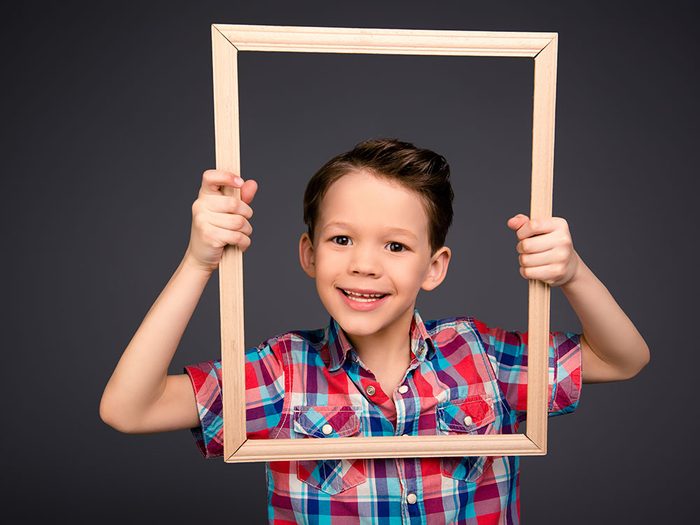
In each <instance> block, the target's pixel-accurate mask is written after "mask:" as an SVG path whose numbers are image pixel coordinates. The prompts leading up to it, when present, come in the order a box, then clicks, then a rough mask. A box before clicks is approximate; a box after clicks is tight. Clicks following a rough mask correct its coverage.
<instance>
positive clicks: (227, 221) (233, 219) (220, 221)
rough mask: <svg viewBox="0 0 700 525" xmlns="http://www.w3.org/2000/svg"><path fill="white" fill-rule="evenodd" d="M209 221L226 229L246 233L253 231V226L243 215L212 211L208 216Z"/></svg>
mask: <svg viewBox="0 0 700 525" xmlns="http://www.w3.org/2000/svg"><path fill="white" fill-rule="evenodd" d="M208 220H209V223H210V224H212V225H214V226H217V227H218V228H223V229H225V230H231V231H240V232H242V233H245V234H246V235H250V234H251V233H253V227H252V226H251V224H250V223H249V222H248V220H247V219H246V218H245V217H243V216H242V215H232V214H230V213H216V212H212V213H210V214H209V216H208Z"/></svg>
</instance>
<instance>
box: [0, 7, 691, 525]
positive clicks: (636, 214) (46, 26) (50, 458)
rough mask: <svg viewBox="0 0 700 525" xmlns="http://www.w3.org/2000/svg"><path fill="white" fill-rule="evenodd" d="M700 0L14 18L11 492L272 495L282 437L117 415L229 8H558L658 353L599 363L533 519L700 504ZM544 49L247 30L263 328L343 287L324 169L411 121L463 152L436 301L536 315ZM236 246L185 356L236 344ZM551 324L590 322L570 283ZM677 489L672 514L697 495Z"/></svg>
mask: <svg viewBox="0 0 700 525" xmlns="http://www.w3.org/2000/svg"><path fill="white" fill-rule="evenodd" d="M689 6H690V3H684V2H667V3H666V4H665V5H664V6H663V7H661V6H660V4H659V6H654V5H651V4H649V5H646V4H645V5H644V6H640V5H639V4H638V3H636V2H628V3H627V4H626V5H623V4H622V3H618V4H617V5H612V4H611V3H610V2H600V1H589V2H585V3H584V2H579V3H576V4H575V5H570V4H569V3H564V2H549V1H547V2H545V1H542V2H528V3H523V2H498V3H490V4H489V7H483V6H482V3H476V2H434V3H432V4H428V3H426V2H406V1H403V2H360V1H355V2H352V3H350V2H346V3H343V4H342V5H336V3H332V2H294V3H291V2H260V1H258V2H238V1H228V2H199V3H197V4H196V5H195V3H194V2H192V3H184V2H142V3H140V4H139V6H138V7H135V6H134V7H127V6H126V4H124V3H123V2H62V3H60V4H54V3H50V2H22V3H17V4H16V5H15V4H11V5H10V6H8V7H6V8H5V11H4V15H3V22H2V25H3V31H2V33H1V34H0V38H2V46H1V47H0V49H1V51H0V52H1V53H2V57H3V60H2V64H3V82H2V88H1V89H2V92H3V96H2V100H1V101H0V104H2V119H1V120H2V148H3V158H2V165H3V170H2V171H3V174H2V185H3V192H2V195H3V200H4V206H3V210H4V213H3V221H2V227H3V238H4V241H5V242H4V250H3V257H2V268H3V275H4V277H5V279H4V286H3V288H4V292H3V298H4V301H3V320H4V322H5V323H6V328H5V330H4V334H5V337H4V340H3V348H4V352H3V353H4V356H5V359H4V369H5V373H4V380H3V381H2V393H3V398H4V400H5V401H6V403H5V406H6V409H5V424H4V432H3V433H2V442H3V471H4V472H3V476H2V479H3V485H4V487H3V494H4V496H5V498H6V501H5V504H4V512H5V513H6V515H11V516H12V515H15V516H17V517H22V518H23V520H28V519H29V518H34V519H38V520H40V521H44V522H49V521H52V522H53V521H55V520H57V519H59V518H68V519H72V520H74V521H76V522H91V523H112V522H114V523H116V522H123V521H127V520H128V521H129V522H130V523H146V522H157V523H158V522H169V523H185V522H190V523H191V522H192V521H193V520H206V521H209V522H214V521H219V520H223V521H221V522H223V523H227V522H228V523H230V522H233V521H236V522H238V521H237V520H236V519H237V518H238V519H240V520H243V521H242V522H245V523H264V522H265V520H266V501H265V479H264V468H263V464H262V463H257V464H239V465H226V464H225V463H224V462H223V461H221V460H212V461H205V460H204V459H202V457H201V456H200V455H199V452H198V451H197V450H196V448H195V445H194V442H193V440H192V437H191V436H190V434H189V432H188V431H180V432H172V433H161V434H154V435H126V434H120V433H118V432H117V431H115V430H113V429H111V428H110V427H108V426H107V425H105V424H104V423H103V422H102V421H101V420H100V418H99V415H98V405H99V400H100V396H101V394H102V391H103V389H104V386H105V384H106V382H107V380H108V378H109V376H110V374H111V373H112V371H113V369H114V366H115V365H116V362H117V360H118V359H119V357H120V355H121V352H122V351H123V350H124V348H125V347H126V345H127V344H128V343H129V341H130V339H131V337H132V336H133V334H134V332H135V330H136V329H137V328H138V326H139V324H140V322H141V321H142V319H143V317H144V315H145V314H146V312H147V311H148V309H149V308H150V306H151V304H152V303H153V301H154V300H155V299H156V297H157V296H158V294H159V293H160V291H161V290H162V288H163V286H164V285H165V284H166V283H167V281H168V279H169V278H170V276H171V275H172V272H173V271H174V269H175V268H176V267H177V265H178V263H179V261H180V259H181V257H182V255H183V253H184V250H185V247H186V245H187V241H188V238H189V228H190V220H191V210H190V206H191V204H192V202H193V201H194V199H195V198H196V195H197V190H198V187H199V184H200V182H201V174H202V171H204V170H205V169H207V168H210V167H214V136H213V104H212V83H211V40H210V24H211V23H246V24H271V25H312V26H313V25H315V26H340V27H385V28H414V29H458V30H504V31H557V32H558V33H559V37H560V41H559V68H558V91H557V121H556V123H557V124H556V125H557V128H556V154H555V179H554V180H555V184H554V214H555V215H556V216H561V217H565V218H566V219H567V220H568V221H569V225H570V229H571V231H572V235H573V239H574V245H575V248H576V249H577V251H578V252H579V253H580V254H581V256H582V257H583V259H584V260H585V261H586V263H587V264H588V265H589V266H590V267H591V269H592V270H593V271H594V272H595V273H596V275H597V276H598V277H599V278H600V279H601V280H602V281H603V282H604V283H605V284H606V286H607V287H608V289H609V290H610V291H611V293H612V294H613V295H614V297H615V298H616V299H617V301H618V302H619V303H620V305H621V306H622V308H623V309H624V310H625V312H627V314H628V315H629V316H630V318H631V319H632V321H633V322H634V323H635V324H636V326H637V327H638V329H639V330H640V332H641V333H642V335H643V336H644V338H645V339H646V341H647V342H648V344H649V346H650V348H651V351H652V360H651V364H650V365H649V366H648V367H647V368H646V369H645V370H644V371H643V372H642V373H641V374H640V375H639V376H637V377H636V378H634V379H633V380H631V381H627V382H620V383H608V384H595V385H584V387H583V393H582V398H581V404H580V406H579V409H578V410H577V411H576V412H575V413H574V414H572V415H567V416H563V417H559V418H555V419H551V420H550V426H549V453H548V455H547V456H545V457H532V458H530V457H524V458H522V472H521V492H520V495H521V512H522V518H523V520H524V523H526V524H533V523H572V524H579V523H580V524H585V523H592V522H596V523H605V524H612V523H657V522H671V521H673V522H675V521H679V522H680V521H682V517H683V516H684V514H686V513H689V512H690V509H691V507H692V505H693V500H692V499H691V498H692V497H693V494H694V492H695V489H696V488H697V484H696V477H695V475H694V474H695V472H694V469H695V468H696V467H697V466H698V462H697V460H696V458H695V454H694V451H693V448H692V446H693V444H694V443H693V442H692V441H691V439H690V438H691V436H692V435H693V434H694V433H695V431H696V427H697V424H696V418H697V411H696V410H695V409H694V401H695V397H696V396H695V392H696V390H695V385H694V383H695V375H696V373H695V369H694V365H695V355H696V351H697V343H696V337H695V327H696V326H697V322H696V320H695V317H696V312H697V307H696V306H695V301H694V300H695V295H696V292H697V278H696V276H695V272H696V271H697V259H698V257H697V255H698V248H697V228H696V225H695V224H694V223H693V222H692V220H693V219H692V215H693V214H692V210H693V208H694V205H695V202H696V191H697V189H698V185H697V182H696V180H695V178H694V175H695V173H696V172H697V162H696V161H697V143H698V124H697V122H698V116H699V112H698V102H697V98H696V96H695V94H696V92H697V90H698V85H697V84H698V82H697V58H696V57H697V51H698V49H697V40H696V39H697V36H696V28H695V24H694V22H693V18H692V17H691V16H690V11H689ZM531 94H532V62H531V59H524V58H523V59H520V58H476V57H420V56H418V57H416V56H394V57H387V56H378V55H335V54H284V53H252V52H244V53H242V54H241V55H240V101H241V143H242V172H243V176H244V177H246V178H254V179H256V180H258V182H259V184H260V189H259V192H258V195H257V196H256V199H255V201H254V203H253V207H254V209H255V217H254V218H253V220H252V224H253V226H254V229H255V232H254V234H253V245H252V247H251V248H250V249H249V251H248V252H247V253H246V255H245V259H244V267H245V298H246V312H245V313H246V330H247V332H246V344H249V345H250V344H257V343H258V342H259V341H260V340H262V339H263V338H265V337H268V336H270V335H273V334H276V333H279V332H282V331H286V330H290V329H296V328H316V327H320V326H322V325H323V324H325V323H326V322H327V314H325V312H324V311H323V309H322V306H321V304H320V302H319V300H318V298H317V296H316V293H315V288H314V286H313V281H311V280H310V279H308V278H307V277H306V276H305V274H303V272H302V271H301V269H300V267H299V264H298V262H297V258H296V257H297V255H296V254H297V251H296V250H297V240H298V237H299V234H300V233H301V231H302V217H301V209H302V208H301V201H302V194H303V189H304V184H305V182H306V180H307V179H308V177H309V176H310V175H311V174H312V173H313V172H314V171H315V170H316V169H317V168H318V167H319V166H320V165H321V164H322V163H323V162H325V160H327V159H328V158H329V157H331V156H332V155H335V154H337V153H339V152H341V151H345V150H347V149H349V148H350V147H352V146H353V145H354V144H355V143H356V142H358V141H360V140H362V139H365V138H368V137H372V136H394V137H398V138H401V139H403V140H409V141H411V142H414V143H416V144H417V145H419V146H424V147H429V148H432V149H434V150H436V151H438V152H440V153H442V154H443V155H445V156H446V157H447V159H448V161H449V162H450V164H451V166H452V171H453V184H454V189H455V192H456V195H457V196H456V200H455V223H454V226H453V230H452V231H451V232H450V234H449V236H448V245H450V246H451V247H452V248H453V253H454V256H453V260H452V263H451V268H450V273H449V275H448V277H447V279H446V281H445V283H444V284H443V285H442V286H441V287H440V288H439V289H437V290H436V291H434V292H433V293H431V294H425V293H424V292H422V294H421V295H420V296H419V302H418V307H419V310H420V311H421V314H422V315H423V317H424V318H426V319H429V318H436V317H442V316H450V315H462V314H470V315H474V316H476V317H478V318H480V319H482V320H484V321H486V322H488V323H491V324H493V325H498V326H503V327H505V328H508V329H519V330H524V329H526V328H527V310H526V308H527V282H526V281H525V280H524V279H523V278H522V277H520V275H519V273H518V264H517V253H516V251H515V244H516V242H517V240H516V238H515V234H514V233H513V232H512V231H510V230H509V229H508V228H507V227H506V224H505V222H506V220H507V218H508V217H510V216H511V215H513V214H515V213H518V212H523V213H529V169H530V160H529V155H530V141H531V135H530V125H531V109H532V108H531ZM218 293H219V290H218V273H217V274H215V275H214V277H213V278H212V280H211V281H210V283H209V285H208V287H207V289H206V290H205V293H204V295H203V297H202V300H201V302H200V304H199V307H198V309H197V311H196V312H195V314H194V316H193V318H192V321H191V323H190V325H189V327H188V330H187V332H186V333H185V335H184V337H183V339H182V342H181V345H180V348H179V350H178V352H177V354H176V356H175V358H174V360H173V363H172V366H171V369H170V372H171V373H181V371H182V366H183V365H184V364H188V363H193V362H196V361H200V360H205V359H212V358H215V357H218V356H219V355H220V349H219V296H218ZM551 307H552V315H551V319H552V325H551V326H552V329H557V330H572V331H578V330H580V325H579V323H578V320H577V318H576V316H575V315H574V313H573V311H572V310H571V308H570V307H569V306H568V303H567V302H566V300H565V298H564V296H563V294H561V291H560V290H558V289H553V290H552V302H551ZM672 517H673V518H672Z"/></svg>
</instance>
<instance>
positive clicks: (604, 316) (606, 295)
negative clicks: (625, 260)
mask: <svg viewBox="0 0 700 525" xmlns="http://www.w3.org/2000/svg"><path fill="white" fill-rule="evenodd" d="M577 257H578V267H577V270H576V273H575V275H574V277H573V278H572V279H571V280H570V281H569V282H567V283H565V284H564V285H562V286H561V290H562V292H563V293H564V295H565V296H566V298H567V300H568V301H569V304H571V307H572V308H573V310H574V311H575V312H576V315H577V316H578V318H579V320H580V321H581V326H582V329H583V334H584V336H585V339H586V341H587V342H588V344H589V346H590V347H591V350H593V351H594V352H595V353H596V355H598V357H600V358H601V359H602V360H603V361H605V362H607V363H609V364H610V365H613V366H615V367H617V368H618V369H620V370H621V371H623V372H625V373H628V374H630V375H634V374H636V373H637V372H639V370H641V369H642V368H643V367H644V366H645V365H646V364H647V363H648V362H649V347H648V346H647V344H646V342H645V341H644V339H643V338H642V336H641V335H640V333H639V332H638V331H637V328H636V327H635V326H634V324H633V323H632V321H631V320H630V319H629V317H627V315H626V314H625V312H624V311H623V310H622V308H620V306H619V305H618V304H617V302H616V301H615V299H614V298H613V296H612V295H611V294H610V292H609V291H608V289H607V288H606V287H605V285H603V283H602V282H601V281H600V280H599V279H598V278H597V277H596V276H595V274H594V273H593V272H592V271H591V270H590V268H588V266H587V265H586V264H585V263H584V262H583V259H581V257H579V256H578V254H577Z"/></svg>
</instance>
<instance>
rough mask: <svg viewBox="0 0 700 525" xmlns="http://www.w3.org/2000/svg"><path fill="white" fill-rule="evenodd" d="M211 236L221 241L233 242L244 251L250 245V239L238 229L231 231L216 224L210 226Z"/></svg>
mask: <svg viewBox="0 0 700 525" xmlns="http://www.w3.org/2000/svg"><path fill="white" fill-rule="evenodd" d="M211 232H212V236H213V237H214V238H215V239H217V240H218V241H219V242H221V243H225V244H235V245H237V246H239V247H240V248H241V250H242V251H245V250H246V249H247V248H248V246H250V243H251V240H250V237H248V236H247V235H246V234H245V233H243V232H239V231H231V230H227V229H226V228H219V227H218V226H212V227H211Z"/></svg>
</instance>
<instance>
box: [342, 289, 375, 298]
mask: <svg viewBox="0 0 700 525" xmlns="http://www.w3.org/2000/svg"><path fill="white" fill-rule="evenodd" d="M345 291H346V292H347V293H348V294H349V295H354V296H355V297H381V296H382V295H384V294H381V293H372V294H366V293H355V292H351V291H350V290H345Z"/></svg>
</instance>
